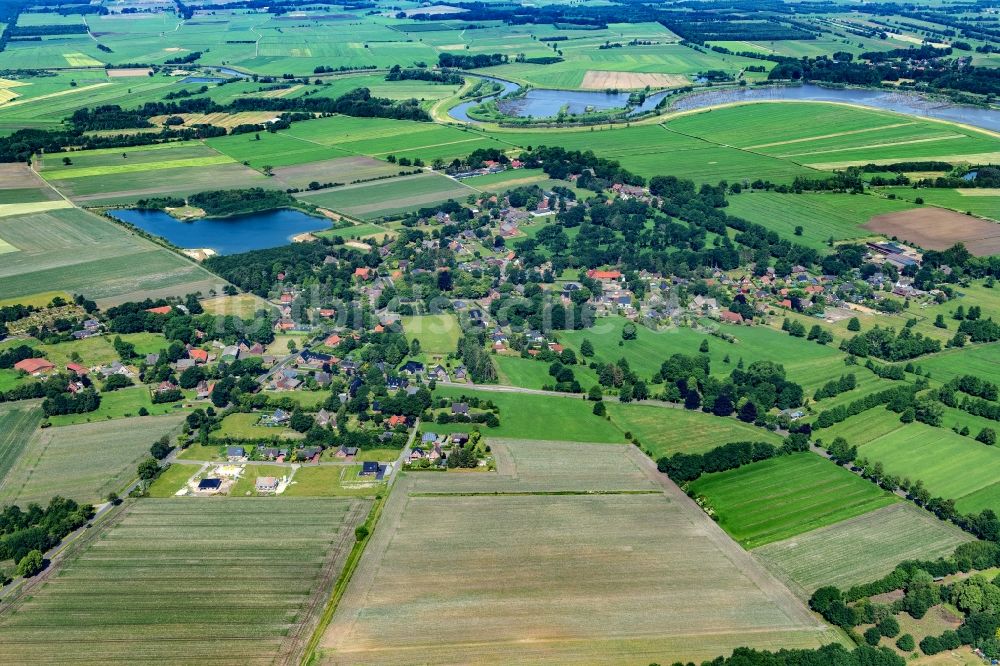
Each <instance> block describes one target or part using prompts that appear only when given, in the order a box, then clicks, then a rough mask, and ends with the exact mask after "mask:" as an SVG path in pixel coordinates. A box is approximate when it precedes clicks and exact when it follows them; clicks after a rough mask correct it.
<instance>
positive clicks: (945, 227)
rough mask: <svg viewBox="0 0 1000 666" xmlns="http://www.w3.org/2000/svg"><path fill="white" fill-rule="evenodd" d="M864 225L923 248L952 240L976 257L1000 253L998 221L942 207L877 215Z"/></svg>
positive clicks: (942, 247) (934, 247)
mask: <svg viewBox="0 0 1000 666" xmlns="http://www.w3.org/2000/svg"><path fill="white" fill-rule="evenodd" d="M864 228H865V229H871V230H872V231H875V232H878V233H880V234H884V235H886V236H888V237H890V238H892V237H893V236H895V237H897V238H899V239H901V240H904V241H907V242H910V243H913V244H915V245H919V246H920V247H922V248H924V249H926V250H946V249H948V248H949V247H951V246H952V245H954V244H955V243H965V247H966V248H967V249H968V250H969V252H971V253H972V254H973V255H975V256H977V257H985V256H988V255H991V254H1000V224H994V223H993V222H987V221H986V220H981V219H979V218H976V217H971V216H969V215H962V214H961V213H956V212H954V211H950V210H944V209H943V208H933V207H928V208H917V209H914V210H905V211H901V212H898V213H887V214H885V215H876V216H875V217H873V218H872V219H870V220H868V224H866V225H865V227H864Z"/></svg>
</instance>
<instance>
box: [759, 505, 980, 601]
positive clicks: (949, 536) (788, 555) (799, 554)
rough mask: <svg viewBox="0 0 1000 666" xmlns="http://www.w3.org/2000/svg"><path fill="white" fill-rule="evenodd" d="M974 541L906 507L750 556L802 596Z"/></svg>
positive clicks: (871, 514)
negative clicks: (825, 586) (824, 586)
mask: <svg viewBox="0 0 1000 666" xmlns="http://www.w3.org/2000/svg"><path fill="white" fill-rule="evenodd" d="M972 540H973V537H972V536H970V535H969V534H967V533H966V532H963V531H962V530H960V529H959V528H957V527H955V526H954V525H952V524H951V523H947V522H945V521H943V520H938V519H937V518H936V517H935V516H934V515H933V514H931V513H929V512H927V511H924V510H923V509H920V508H917V507H916V506H914V505H912V504H910V503H909V502H897V503H895V504H892V505H890V506H886V507H884V508H881V509H877V510H875V511H869V512H868V513H865V514H862V515H860V516H856V517H854V518H849V519H847V520H842V521H840V522H837V523H834V524H832V525H828V526H826V527H821V528H819V529H815V530H812V531H810V532H806V533H805V534H797V535H795V536H794V537H792V538H789V539H785V540H783V541H776V542H773V543H769V544H767V545H765V546H761V547H760V548H757V549H755V550H754V551H753V555H754V557H756V558H757V559H758V560H760V561H761V562H763V563H764V565H765V566H767V568H768V569H770V570H771V571H772V572H774V573H775V574H776V575H778V577H779V578H782V579H783V580H786V581H788V582H789V583H790V584H791V585H792V589H794V590H798V591H800V593H801V595H802V596H803V597H806V596H808V595H809V594H811V593H812V592H813V591H814V590H815V589H816V588H818V587H822V586H823V585H835V586H837V587H839V588H841V589H846V588H848V587H850V586H851V585H857V584H859V583H867V582H869V581H872V580H876V579H877V578H879V577H880V576H884V575H885V574H887V573H889V572H890V571H892V570H893V569H894V568H895V567H896V565H897V564H899V563H900V562H902V561H903V560H917V559H919V560H934V559H937V558H938V557H945V556H947V555H950V554H951V553H952V552H953V551H954V550H955V547H956V546H958V545H959V544H961V543H964V542H966V541H972Z"/></svg>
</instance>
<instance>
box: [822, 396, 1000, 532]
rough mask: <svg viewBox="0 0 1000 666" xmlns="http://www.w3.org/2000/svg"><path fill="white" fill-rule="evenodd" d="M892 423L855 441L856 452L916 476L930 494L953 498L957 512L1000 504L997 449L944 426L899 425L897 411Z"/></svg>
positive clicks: (891, 471) (889, 469) (902, 474)
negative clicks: (872, 435) (862, 440)
mask: <svg viewBox="0 0 1000 666" xmlns="http://www.w3.org/2000/svg"><path fill="white" fill-rule="evenodd" d="M893 416H895V415H893ZM896 426H897V427H896V428H894V429H892V430H890V431H888V432H886V433H885V434H882V435H880V436H877V437H875V438H874V439H871V440H870V441H869V442H868V443H866V444H864V445H863V446H860V447H859V448H858V456H859V457H863V458H865V459H867V460H869V461H871V462H875V461H878V462H881V463H882V465H883V466H884V468H885V471H886V472H887V473H889V474H893V475H896V476H899V477H900V478H902V477H906V478H909V479H911V480H914V481H915V480H917V479H920V480H921V481H922V482H923V484H924V487H925V488H927V490H929V491H930V493H931V495H933V496H936V497H944V498H949V499H954V500H956V502H955V504H956V507H957V508H958V510H959V511H960V512H962V513H970V512H973V511H981V510H982V509H986V508H990V509H993V510H994V511H997V510H1000V489H998V488H997V487H994V486H996V483H997V481H996V475H995V474H994V473H993V470H994V468H995V466H996V464H997V460H998V456H1000V450H997V449H996V447H992V446H985V445H983V444H981V443H979V442H977V441H975V440H974V439H972V438H971V437H962V436H960V435H957V434H955V433H953V432H952V431H950V430H945V429H944V428H933V427H931V426H928V425H925V424H923V423H916V422H914V423H907V424H905V425H904V424H901V423H899V421H898V416H897V417H896ZM830 434H832V433H830ZM852 443H853V442H852Z"/></svg>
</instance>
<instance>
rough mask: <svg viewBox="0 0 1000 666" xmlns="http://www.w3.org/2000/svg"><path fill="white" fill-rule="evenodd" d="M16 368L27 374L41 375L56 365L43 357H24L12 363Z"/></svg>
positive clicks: (50, 370) (53, 368)
mask: <svg viewBox="0 0 1000 666" xmlns="http://www.w3.org/2000/svg"><path fill="white" fill-rule="evenodd" d="M14 368H15V369H16V370H20V371H21V372H26V373H28V374H29V375H34V376H36V377H37V376H38V375H43V374H45V373H47V372H52V371H53V370H55V368H56V366H55V365H54V364H52V363H49V362H48V361H46V360H45V359H44V358H26V359H24V360H23V361H18V362H17V363H15V364H14Z"/></svg>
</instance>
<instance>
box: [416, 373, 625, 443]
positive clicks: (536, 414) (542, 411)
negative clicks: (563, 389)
mask: <svg viewBox="0 0 1000 666" xmlns="http://www.w3.org/2000/svg"><path fill="white" fill-rule="evenodd" d="M434 393H435V395H437V396H445V397H448V398H459V397H461V396H475V397H477V398H479V399H480V400H490V401H492V402H493V404H495V405H497V406H498V407H499V408H500V425H499V427H496V428H487V427H486V426H479V427H480V429H481V430H482V432H483V434H484V435H486V436H487V437H507V438H512V439H536V440H546V439H549V440H561V441H577V442H624V441H625V435H624V433H623V432H622V431H621V430H620V429H619V428H617V427H616V426H615V425H614V424H613V423H611V422H610V421H607V420H605V419H602V418H600V417H598V416H594V414H593V413H592V412H593V404H594V403H592V402H588V401H586V400H583V399H582V398H580V397H578V396H567V397H565V398H563V397H557V396H548V395H531V394H524V393H501V392H496V391H474V390H471V389H465V388H460V387H452V386H438V387H437V389H435V391H434ZM472 428H473V425H472V424H469V423H450V424H446V425H439V424H434V431H435V432H442V433H444V432H456V431H459V432H468V431H470V430H471V429H472Z"/></svg>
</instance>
